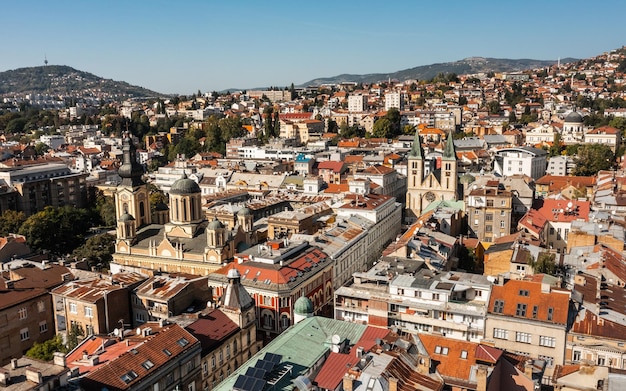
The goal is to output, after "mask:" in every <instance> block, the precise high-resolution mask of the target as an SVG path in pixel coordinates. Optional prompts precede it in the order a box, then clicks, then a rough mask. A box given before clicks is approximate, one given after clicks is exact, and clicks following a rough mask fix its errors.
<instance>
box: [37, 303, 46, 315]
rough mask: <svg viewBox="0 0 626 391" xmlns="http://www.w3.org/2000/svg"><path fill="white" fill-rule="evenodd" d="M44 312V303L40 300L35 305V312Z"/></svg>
mask: <svg viewBox="0 0 626 391" xmlns="http://www.w3.org/2000/svg"><path fill="white" fill-rule="evenodd" d="M45 310H46V303H44V302H43V300H41V301H40V302H38V303H37V311H39V312H44V311H45Z"/></svg>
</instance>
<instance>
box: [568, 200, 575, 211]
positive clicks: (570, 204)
mask: <svg viewBox="0 0 626 391" xmlns="http://www.w3.org/2000/svg"><path fill="white" fill-rule="evenodd" d="M572 206H574V204H573V203H572V201H570V202H568V203H567V207H568V208H570V209H572Z"/></svg>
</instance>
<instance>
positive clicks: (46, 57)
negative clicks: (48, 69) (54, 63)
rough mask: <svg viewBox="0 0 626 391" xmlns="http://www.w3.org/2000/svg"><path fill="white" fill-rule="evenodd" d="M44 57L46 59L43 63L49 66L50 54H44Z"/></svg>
mask: <svg viewBox="0 0 626 391" xmlns="http://www.w3.org/2000/svg"><path fill="white" fill-rule="evenodd" d="M43 58H44V60H43V64H44V65H45V66H48V55H46V54H44V55H43Z"/></svg>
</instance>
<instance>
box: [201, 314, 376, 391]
mask: <svg viewBox="0 0 626 391" xmlns="http://www.w3.org/2000/svg"><path fill="white" fill-rule="evenodd" d="M366 328H367V326H365V325H361V324H356V323H350V322H345V321H342V320H335V319H328V318H322V317H319V316H314V317H311V318H308V319H304V320H303V321H301V322H300V323H298V324H295V325H293V326H291V327H290V328H288V329H287V330H285V331H284V332H283V333H282V334H280V335H279V336H278V337H276V339H274V340H273V341H272V342H271V343H270V344H269V345H267V346H266V347H264V348H263V349H261V350H260V351H259V352H258V353H257V354H255V355H254V356H252V358H250V360H248V361H246V362H245V363H244V364H243V365H241V366H240V367H239V368H237V370H236V371H235V372H233V373H232V374H231V375H230V376H229V377H227V378H226V379H224V381H223V382H221V383H220V384H219V385H217V386H216V387H215V388H214V389H213V390H214V391H230V390H232V389H233V386H234V384H235V381H236V380H237V377H238V376H239V375H243V374H245V373H246V371H247V370H248V368H249V367H254V365H255V364H256V362H257V361H259V360H261V359H262V358H263V357H264V356H265V353H274V354H279V355H281V356H282V359H281V362H280V364H278V365H279V366H280V365H284V364H289V365H292V366H293V369H292V374H291V375H287V376H285V377H283V378H282V379H281V380H280V381H279V382H278V383H277V384H276V386H275V387H274V388H273V389H274V390H283V391H292V390H293V387H294V385H293V383H292V382H291V379H295V378H296V377H298V376H299V375H304V373H306V372H307V371H308V369H309V368H311V367H312V366H313V365H315V363H316V362H317V361H318V360H319V359H320V358H321V357H322V356H323V355H325V354H326V353H327V352H328V350H330V345H331V343H330V341H331V338H332V336H333V335H339V336H340V337H341V339H342V340H345V339H347V340H348V343H349V344H354V343H355V342H356V341H358V340H359V339H360V338H361V335H363V333H364V332H365V329H366Z"/></svg>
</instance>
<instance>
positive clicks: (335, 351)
mask: <svg viewBox="0 0 626 391" xmlns="http://www.w3.org/2000/svg"><path fill="white" fill-rule="evenodd" d="M330 350H331V351H332V352H333V353H339V346H337V345H333V346H331V347H330Z"/></svg>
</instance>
